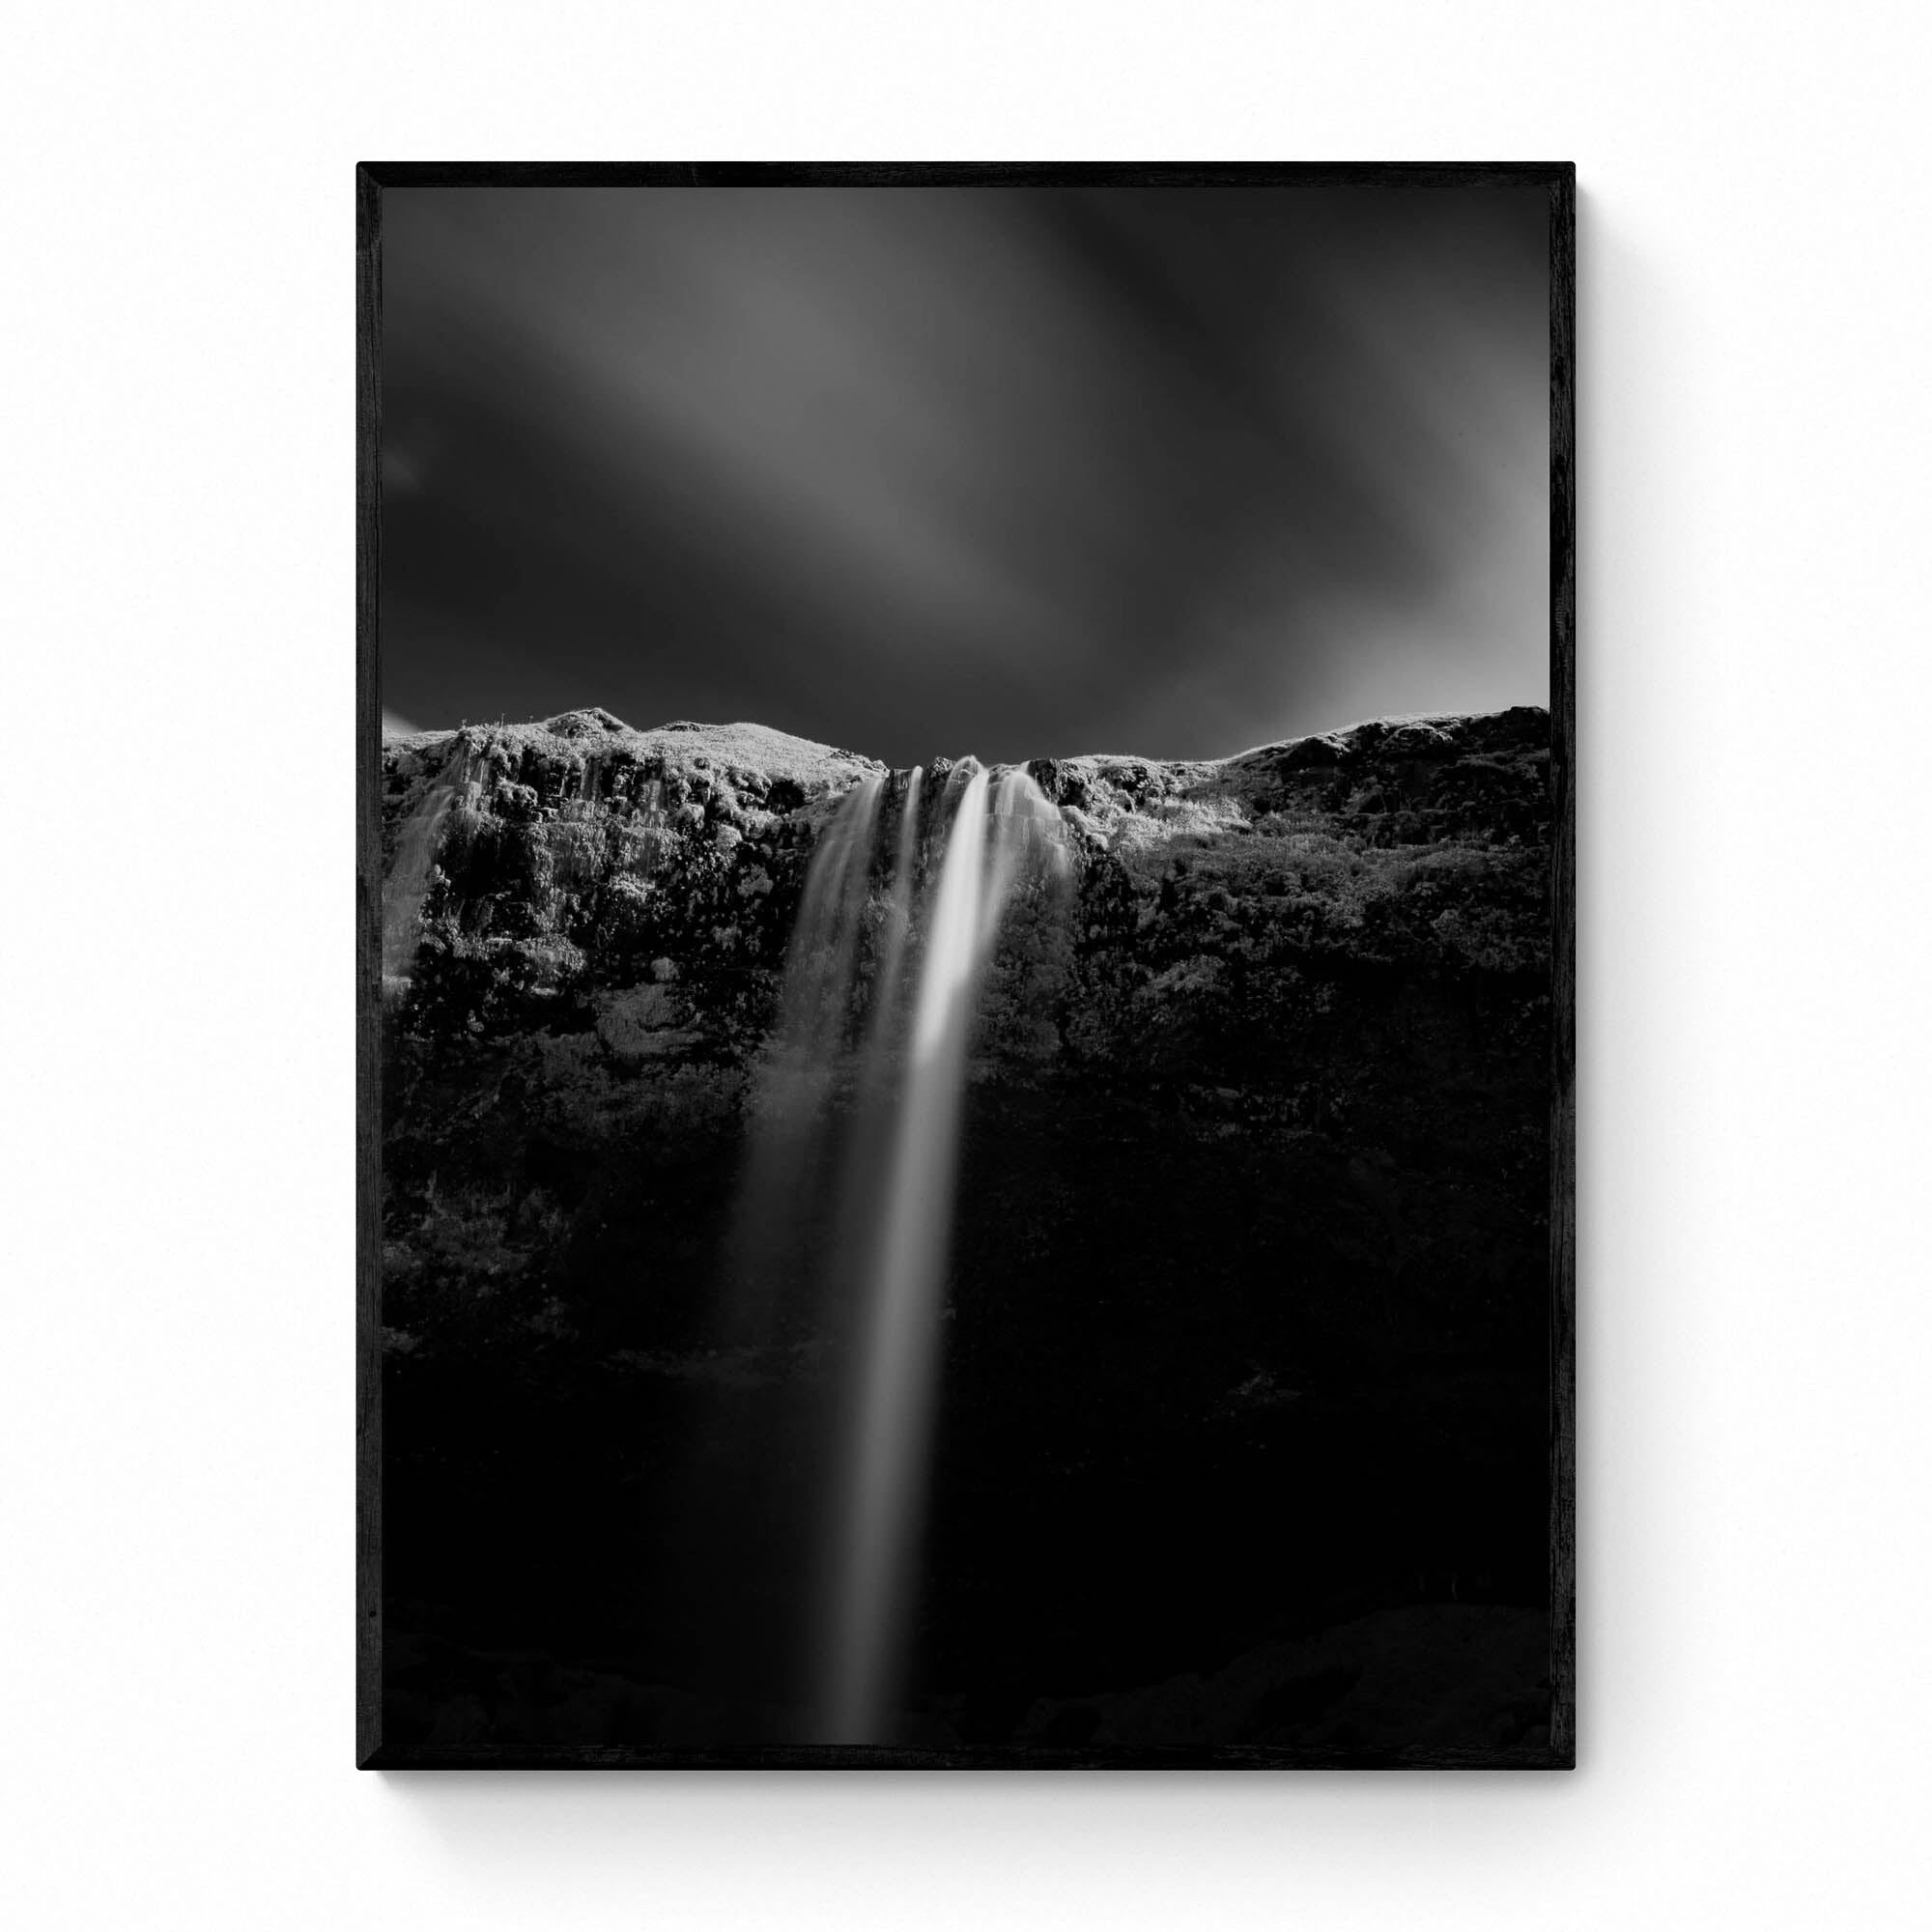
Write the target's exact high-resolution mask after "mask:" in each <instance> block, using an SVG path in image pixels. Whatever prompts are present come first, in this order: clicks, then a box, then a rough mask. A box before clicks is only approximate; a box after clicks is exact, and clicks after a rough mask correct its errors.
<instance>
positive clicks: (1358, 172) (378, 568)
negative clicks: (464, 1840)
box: [355, 161, 1577, 1770]
mask: <svg viewBox="0 0 1932 1932" xmlns="http://www.w3.org/2000/svg"><path fill="white" fill-rule="evenodd" d="M1073 184H1080V185H1106V184H1119V185H1133V186H1143V187H1146V186H1171V187H1184V186H1194V185H1213V186H1240V185H1248V186H1303V187H1309V186H1321V187H1355V186H1359V187H1407V188H1415V187H1516V188H1522V187H1537V188H1542V189H1544V190H1545V191H1546V192H1547V193H1548V198H1549V372H1550V388H1549V671H1550V679H1549V725H1550V776H1551V784H1552V788H1553V793H1554V805H1555V830H1554V838H1553V846H1552V851H1551V920H1552V930H1551V973H1552V984H1551V1002H1552V1027H1551V1064H1550V1122H1549V1134H1550V1204H1549V1235H1550V1241H1549V1350H1550V1406H1549V1461H1550V1519H1549V1566H1550V1661H1549V1681H1550V1713H1549V1742H1548V1746H1547V1747H1517V1748H1511V1749H1505V1750H1493V1751H1481V1750H1440V1749H1428V1750H1425V1749H1417V1750H1413V1751H1406V1752H1402V1753H1399V1754H1389V1753H1372V1754H1370V1753H1365V1754H1361V1755H1359V1756H1355V1757H1346V1756H1337V1755H1336V1754H1335V1753H1333V1752H1321V1753H1311V1752H1305V1751H1293V1750H1285V1749H1275V1748H1268V1747H1218V1748H1214V1749H1201V1748H1198V1747H1197V1748H1188V1747H1177V1748H1175V1749H1172V1750H1160V1751H1153V1750H1137V1751H1108V1750H1096V1749H1029V1748H1025V1747H1015V1746H1009V1747H995V1748H987V1749H970V1750H968V1749H962V1750H945V1751H935V1750H899V1749H890V1748H882V1747H870V1748H860V1747H849V1748H841V1747H811V1748H800V1749H762V1750H733V1751H712V1752H699V1751H692V1750H675V1751H671V1750H647V1749H641V1748H634V1747H611V1748H606V1747H576V1748H557V1749H548V1750H538V1749H531V1748H528V1747H506V1748H501V1749H494V1750H493V1749H491V1748H489V1747H467V1748H465V1749H463V1750H461V1751H431V1750H423V1749H417V1750H413V1751H410V1752H401V1751H398V1750H396V1749H394V1748H393V1747H385V1746H384V1743H383V1726H382V1702H383V1697H382V1687H383V1608H382V1575H383V1500H382V1441H383V1402H382V1352H381V1330H382V1304H383V1274H382V1264H383V1241H382V1052H381V1027H382V1015H381V974H382V696H381V689H382V686H381V675H380V672H381V663H382V629H381V608H380V599H379V591H380V585H381V579H382V548H383V532H382V513H383V488H382V468H381V450H382V408H383V399H382V383H381V361H382V331H383V194H384V189H385V188H390V187H436V186H443V187H458V186H460V187H493V186H494V187H629V186H685V187H713V186H715V187H726V186H741V187H746V186H758V187H784V186H814V185H825V186H832V185H838V186H846V187H859V186H877V187H891V186H906V185H924V186H961V187H964V186H975V185H1003V186H1028V185H1073ZM1576 263H1577V171H1576V166H1575V164H1574V163H1573V162H1568V161H1523V162H1444V163H1411V162H1369V163H1360V164H1356V163H1326V162H1320V163H1317V162H1307V163H1300V162H1296V163H1279V164H1268V165H1252V164H1248V163H1199V164H1185V165H1182V164H1174V163H1160V164H1151V165H1144V164H1138V163H1130V162H1113V161H1106V162H1089V163H1080V164H1060V163H1043V164H1035V163H1026V162H1000V163H987V164H978V163H969V164H953V163H925V162H918V163H915V162H880V163H858V164H848V163H832V162H799V163H792V162H784V163H762V162H761V163H738V162H700V163H670V162H647V163H639V164H632V163H626V162H606V161H589V162H570V161H564V162H502V163H497V162H476V161H455V162H441V161H432V162H425V161H372V162H365V163H363V164H362V165H361V166H359V167H357V169H356V171H355V264H356V287H355V536H356V545H355V623H356V703H355V734H356V736H355V1074H356V1200H355V1217H356V1223H355V1254H356V1288H357V1303H356V1372H355V1440H356V1614H355V1637H356V1732H355V1761H356V1763H357V1765H359V1766H361V1767H364V1768H367V1769H378V1770H390V1769H407V1768H422V1769H429V1768H433V1767H434V1768H458V1767H471V1768H478V1769H501V1770H516V1769H529V1768H536V1767H543V1766H558V1767H580V1768H589V1767H613V1768H623V1767H627V1766H629V1767H639V1768H642V1767H660V1768H662V1767H673V1766H674V1767H689V1768H699V1767H720V1768H731V1767H746V1766H774V1767H776V1766H801V1767H812V1768H830V1767H849V1768H859V1769H867V1768H872V1769H876V1768H881V1767H919V1768H936V1769H946V1768H949V1767H959V1768H965V1767H977V1768H1008V1769H1060V1770H1065V1769H1070V1768H1094V1769H1157V1768H1165V1769H1177V1768H1193V1767H1209V1766H1211V1767H1219V1768H1230V1769H1239V1768H1245V1769H1269V1768H1281V1769H1293V1768H1306V1769H1344V1768H1356V1767H1362V1768H1386V1769H1460V1768H1471V1769H1474V1768H1487V1769H1512V1768H1515V1769H1567V1768H1569V1767H1571V1766H1574V1765H1575V1763H1576V1761H1577V1584H1576V1577H1577V1562H1576V1557H1577V1548H1576V1543H1577V1535H1576V1517H1577V1364H1576V1332H1577V1324H1576V1308H1577V1258H1576V1221H1577V1211H1576V1210H1577V1185H1576V1141H1577V1125H1576V1119H1577V1117H1576V1095H1575V1084H1576V1037H1577V1029H1576V1019H1577V937H1576V854H1577V807H1576V745H1577V716H1576V706H1577V481H1576V478H1577V470H1576V394H1577V389H1576V347H1577V304H1576Z"/></svg>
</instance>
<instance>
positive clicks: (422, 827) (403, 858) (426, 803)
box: [383, 744, 469, 999]
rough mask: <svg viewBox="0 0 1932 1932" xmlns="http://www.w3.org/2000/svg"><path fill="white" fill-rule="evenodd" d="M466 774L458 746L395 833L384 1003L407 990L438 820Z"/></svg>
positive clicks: (387, 892) (386, 898)
mask: <svg viewBox="0 0 1932 1932" xmlns="http://www.w3.org/2000/svg"><path fill="white" fill-rule="evenodd" d="M468 770H469V753H468V751H467V750H466V749H465V748H464V747H463V746H462V745H461V744H459V745H458V746H457V748H456V750H455V751H454V752H452V753H450V755H449V758H448V760H447V761H446V762H445V763H444V765H443V768H442V770H441V771H440V773H438V775H437V781H436V782H435V783H434V784H433V785H431V786H430V788H429V789H428V790H427V791H426V792H424V793H423V795H422V797H421V798H420V799H419V800H418V801H417V803H416V806H415V809H414V810H412V812H411V813H410V815H409V816H408V817H407V818H406V819H404V820H403V822H402V825H401V826H400V827H399V828H398V829H397V832H396V846H395V853H394V856H393V857H392V858H391V859H390V861H389V870H388V874H387V876H386V877H385V878H384V881H383V993H384V998H386V999H397V998H400V997H401V996H402V995H403V994H405V993H407V992H408V991H409V985H410V975H411V972H412V969H413V968H414V966H415V958H416V948H417V947H418V946H419V945H420V944H421V941H422V923H421V922H422V904H423V898H424V896H425V895H426V894H427V892H428V890H429V868H430V867H431V866H432V865H433V864H434V863H435V860H436V854H437V848H438V846H439V845H440V842H441V839H442V821H443V820H444V818H446V817H447V816H448V814H449V808H450V806H451V805H452V804H453V803H454V801H455V798H456V794H457V792H458V790H459V789H460V788H461V787H462V785H463V782H464V780H465V777H466V776H467V773H468Z"/></svg>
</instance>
